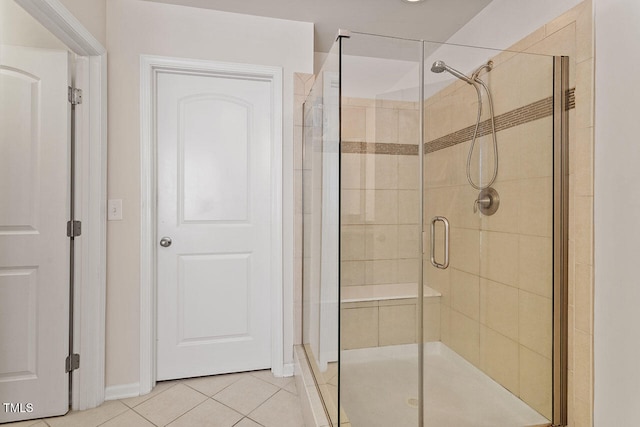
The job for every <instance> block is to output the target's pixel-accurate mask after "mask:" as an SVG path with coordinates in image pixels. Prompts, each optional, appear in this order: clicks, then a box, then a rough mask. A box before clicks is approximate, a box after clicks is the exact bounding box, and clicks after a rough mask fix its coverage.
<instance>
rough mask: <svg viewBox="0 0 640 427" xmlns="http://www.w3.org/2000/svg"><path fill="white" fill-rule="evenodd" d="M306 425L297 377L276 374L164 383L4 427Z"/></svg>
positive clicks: (245, 426)
mask: <svg viewBox="0 0 640 427" xmlns="http://www.w3.org/2000/svg"><path fill="white" fill-rule="evenodd" d="M5 426H6V427H97V426H104V427H153V426H169V427H232V426H233V427H261V426H262V427H304V421H303V420H302V412H301V408H300V401H299V399H298V394H297V391H296V385H295V381H294V379H293V377H290V378H276V377H274V376H273V375H272V374H271V371H254V372H244V373H238V374H228V375H216V376H211V377H201V378H191V379H186V380H176V381H163V382H159V383H158V385H157V386H156V387H155V388H154V389H153V391H152V392H151V393H149V394H147V395H145V396H139V397H132V398H129V399H122V400H113V401H109V402H105V403H104V404H103V405H101V406H99V407H97V408H94V409H89V410H87V411H79V412H76V411H73V412H69V413H68V414H66V415H64V416H62V417H53V418H45V419H41V420H32V421H22V422H18V423H9V424H3V427H5Z"/></svg>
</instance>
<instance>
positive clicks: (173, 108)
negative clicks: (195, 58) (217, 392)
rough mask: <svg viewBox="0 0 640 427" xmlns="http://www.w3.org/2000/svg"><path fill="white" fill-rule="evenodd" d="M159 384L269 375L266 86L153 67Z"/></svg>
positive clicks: (244, 78) (269, 93)
mask: <svg viewBox="0 0 640 427" xmlns="http://www.w3.org/2000/svg"><path fill="white" fill-rule="evenodd" d="M155 87H156V98H155V99H156V105H155V110H156V141H157V156H158V162H157V186H158V187H157V188H158V217H157V284H158V309H157V314H158V322H157V325H158V328H157V338H158V342H157V379H158V380H167V379H174V378H186V377H194V376H202V375H212V374H220V373H228V372H238V371H246V370H254V369H264V368H269V367H271V283H270V277H271V267H270V266H271V257H272V256H276V257H278V258H279V255H277V254H271V253H270V249H271V239H272V236H271V225H272V224H271V217H272V198H273V197H274V195H272V194H271V184H272V168H271V157H272V151H271V150H272V142H273V141H272V139H273V135H274V129H273V121H272V114H273V111H272V108H273V107H272V105H273V97H274V93H273V89H272V84H271V82H270V81H267V80H265V79H262V78H257V77H256V78H253V77H251V76H250V75H247V74H246V73H245V74H235V73H233V72H229V73H202V72H188V71H159V72H158V73H157V74H156V85H155Z"/></svg>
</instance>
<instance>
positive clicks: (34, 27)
mask: <svg viewBox="0 0 640 427" xmlns="http://www.w3.org/2000/svg"><path fill="white" fill-rule="evenodd" d="M0 44H7V45H14V46H26V47H37V48H42V49H61V50H68V49H67V46H65V44H64V43H62V42H61V41H60V40H58V38H57V37H56V36H54V35H53V34H52V33H51V32H50V31H49V30H47V29H46V28H45V27H44V26H43V25H42V24H41V23H40V22H38V21H36V20H35V18H34V17H33V16H31V15H29V13H28V12H27V11H25V10H24V9H23V8H22V7H20V6H19V5H18V4H17V3H16V2H14V1H13V0H0Z"/></svg>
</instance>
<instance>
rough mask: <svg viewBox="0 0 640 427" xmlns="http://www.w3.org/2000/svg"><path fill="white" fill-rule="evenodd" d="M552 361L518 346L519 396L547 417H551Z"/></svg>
mask: <svg viewBox="0 0 640 427" xmlns="http://www.w3.org/2000/svg"><path fill="white" fill-rule="evenodd" d="M552 366H553V364H552V362H551V359H547V358H546V357H543V356H541V355H539V354H538V353H535V352H533V351H531V350H529V349H528V348H527V347H523V346H520V398H521V399H522V400H524V401H525V402H526V403H528V404H529V406H531V407H532V408H533V409H535V410H536V411H538V412H540V413H541V414H542V415H544V416H545V417H546V418H547V419H551V417H552V415H553V414H552V412H553V411H552V400H551V399H552V396H553V394H552V383H553V377H552V375H553V374H552Z"/></svg>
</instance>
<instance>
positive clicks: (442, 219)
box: [431, 216, 449, 270]
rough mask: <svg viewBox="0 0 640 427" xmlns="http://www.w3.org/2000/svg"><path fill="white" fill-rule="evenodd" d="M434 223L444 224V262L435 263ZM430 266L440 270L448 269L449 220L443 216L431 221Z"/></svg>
mask: <svg viewBox="0 0 640 427" xmlns="http://www.w3.org/2000/svg"><path fill="white" fill-rule="evenodd" d="M436 222H442V224H444V262H443V263H439V262H437V261H436ZM431 265H433V266H434V267H436V268H439V269H441V270H444V269H445V268H447V267H449V220H448V219H447V218H445V217H443V216H434V217H433V218H432V219H431Z"/></svg>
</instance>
